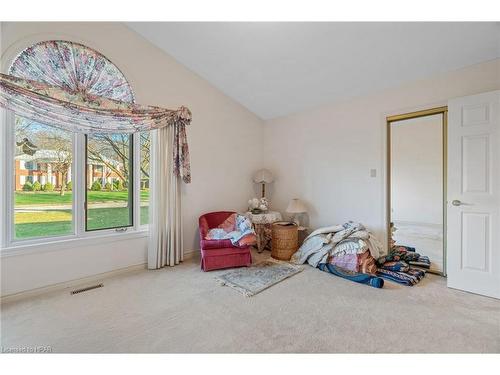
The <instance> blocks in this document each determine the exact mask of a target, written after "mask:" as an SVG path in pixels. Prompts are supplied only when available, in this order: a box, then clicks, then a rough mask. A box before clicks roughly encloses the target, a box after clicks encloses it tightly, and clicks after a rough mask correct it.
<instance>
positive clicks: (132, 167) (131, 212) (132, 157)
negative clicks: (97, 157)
mask: <svg viewBox="0 0 500 375" xmlns="http://www.w3.org/2000/svg"><path fill="white" fill-rule="evenodd" d="M83 136H84V139H85V163H84V164H85V168H84V172H83V173H84V184H85V187H84V193H85V195H84V198H83V199H84V203H83V207H84V226H85V232H96V231H103V230H111V229H115V230H117V229H120V231H126V230H127V228H134V227H135V224H136V220H135V212H136V211H137V210H136V209H135V204H136V199H135V194H134V191H135V176H134V170H135V165H136V163H135V159H136V158H135V152H134V150H135V147H134V139H135V138H136V137H135V135H134V134H129V143H130V144H129V153H130V156H129V161H128V168H129V187H128V188H127V189H128V190H129V193H128V203H129V205H130V210H129V220H130V224H129V225H120V226H117V227H109V228H96V229H88V208H87V202H88V195H87V194H88V189H87V186H88V175H89V174H88V163H87V161H88V138H89V134H83ZM139 168H140V164H139ZM130 188H132V189H133V190H132V192H130ZM139 197H140V192H139ZM139 210H140V202H139Z"/></svg>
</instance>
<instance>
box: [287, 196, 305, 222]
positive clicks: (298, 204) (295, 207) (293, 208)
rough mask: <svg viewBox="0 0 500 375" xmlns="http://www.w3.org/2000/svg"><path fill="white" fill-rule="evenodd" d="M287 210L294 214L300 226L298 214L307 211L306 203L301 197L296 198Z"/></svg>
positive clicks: (294, 220)
mask: <svg viewBox="0 0 500 375" xmlns="http://www.w3.org/2000/svg"><path fill="white" fill-rule="evenodd" d="M286 212H288V213H289V214H293V216H292V218H293V219H292V220H293V222H294V223H295V224H297V226H300V222H299V219H298V215H299V214H302V213H305V212H307V208H306V205H305V204H304V203H303V202H302V201H301V200H300V199H297V198H294V199H292V200H291V201H290V203H289V204H288V207H287V208H286Z"/></svg>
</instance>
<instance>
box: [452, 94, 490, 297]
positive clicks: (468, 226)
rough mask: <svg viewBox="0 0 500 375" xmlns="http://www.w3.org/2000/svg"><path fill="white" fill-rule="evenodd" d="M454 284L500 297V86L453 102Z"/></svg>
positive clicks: (460, 287)
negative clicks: (497, 88)
mask: <svg viewBox="0 0 500 375" xmlns="http://www.w3.org/2000/svg"><path fill="white" fill-rule="evenodd" d="M448 116H449V117H448V194H447V250H448V251H447V265H448V266H447V270H448V286H449V287H450V288H456V289H461V290H465V291H469V292H473V293H477V294H482V295H485V296H490V297H495V298H500V91H493V92H487V93H483V94H479V95H473V96H467V97H463V98H456V99H453V100H450V101H449V104H448Z"/></svg>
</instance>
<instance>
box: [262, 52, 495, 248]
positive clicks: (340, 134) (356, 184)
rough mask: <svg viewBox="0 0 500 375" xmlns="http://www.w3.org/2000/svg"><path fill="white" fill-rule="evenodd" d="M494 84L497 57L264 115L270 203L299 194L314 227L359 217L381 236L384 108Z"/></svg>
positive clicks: (437, 100)
mask: <svg viewBox="0 0 500 375" xmlns="http://www.w3.org/2000/svg"><path fill="white" fill-rule="evenodd" d="M498 88H500V60H498V59H497V60H495V61H491V62H486V63H482V64H478V65H474V66H470V67H467V68H464V69H461V70H457V71H454V72H451V73H447V74H442V75H439V76H435V77H431V78H429V79H426V80H422V81H419V82H415V83H412V84H408V85H405V86H402V87H398V88H394V89H391V90H385V91H383V92H380V93H378V94H374V95H370V96H365V97H360V98H357V99H354V100H350V101H346V102H342V103H337V104H331V105H326V106H322V107H319V108H316V109H314V110H310V111H307V112H302V113H298V114H295V115H290V116H287V117H282V118H278V119H274V120H270V121H268V122H267V126H266V127H265V128H264V129H265V130H264V133H265V136H264V140H265V151H264V155H265V164H266V167H267V168H269V169H270V170H271V171H273V172H274V174H275V175H276V182H275V183H274V194H273V196H272V198H271V199H272V202H273V205H274V207H276V208H278V209H281V210H283V209H284V208H286V204H287V203H288V201H289V200H290V199H291V198H302V199H304V201H305V202H306V203H307V204H308V205H309V209H310V212H309V214H310V223H311V226H313V227H318V226H322V225H330V224H334V223H342V222H344V221H346V220H357V221H360V222H362V223H364V224H365V225H366V226H367V227H368V228H369V229H370V230H372V231H374V232H375V233H376V234H377V235H378V236H379V237H380V239H381V240H383V239H385V238H386V236H385V215H386V208H385V207H386V196H385V194H386V193H385V175H384V173H385V162H386V148H385V147H386V130H385V127H386V124H385V118H386V116H389V115H395V114H401V113H407V112H411V111H415V110H420V109H427V108H433V107H439V106H442V105H446V104H447V100H448V99H449V98H453V97H458V96H465V95H471V94H476V93H480V92H484V91H490V90H494V89H498ZM370 169H376V170H377V176H376V177H370Z"/></svg>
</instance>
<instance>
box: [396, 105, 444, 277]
mask: <svg viewBox="0 0 500 375" xmlns="http://www.w3.org/2000/svg"><path fill="white" fill-rule="evenodd" d="M437 114H442V116H443V129H442V134H443V150H442V153H443V271H442V272H438V271H428V272H430V273H435V274H438V275H441V276H444V277H446V256H447V249H446V233H447V232H446V210H447V178H448V169H447V167H448V106H442V107H435V108H430V109H424V110H421V111H416V112H408V113H403V114H400V115H393V116H387V117H386V134H387V139H386V162H387V164H386V170H387V173H386V231H387V246H388V247H389V246H390V241H391V123H393V122H396V121H401V120H409V119H414V118H419V117H425V116H432V115H437Z"/></svg>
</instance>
